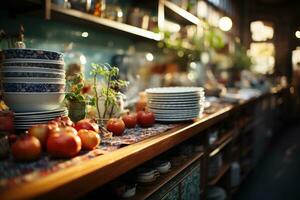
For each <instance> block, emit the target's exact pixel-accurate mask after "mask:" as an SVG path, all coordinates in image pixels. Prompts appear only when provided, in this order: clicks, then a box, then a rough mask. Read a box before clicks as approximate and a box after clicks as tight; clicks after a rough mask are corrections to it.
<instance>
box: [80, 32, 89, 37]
mask: <svg viewBox="0 0 300 200" xmlns="http://www.w3.org/2000/svg"><path fill="white" fill-rule="evenodd" d="M88 36H89V33H88V32H82V33H81V37H84V38H86V37H88Z"/></svg>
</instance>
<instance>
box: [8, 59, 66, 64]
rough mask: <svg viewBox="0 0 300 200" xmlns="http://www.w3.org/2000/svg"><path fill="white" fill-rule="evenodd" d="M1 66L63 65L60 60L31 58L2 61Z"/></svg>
mask: <svg viewBox="0 0 300 200" xmlns="http://www.w3.org/2000/svg"><path fill="white" fill-rule="evenodd" d="M2 63H3V64H7V63H36V64H57V65H65V62H64V59H62V60H47V59H31V58H28V59H27V58H9V59H3V60H2Z"/></svg>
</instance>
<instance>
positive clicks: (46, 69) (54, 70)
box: [2, 66, 66, 73]
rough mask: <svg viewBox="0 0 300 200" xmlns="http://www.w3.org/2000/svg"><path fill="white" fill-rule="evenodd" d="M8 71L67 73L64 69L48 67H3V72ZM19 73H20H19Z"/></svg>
mask: <svg viewBox="0 0 300 200" xmlns="http://www.w3.org/2000/svg"><path fill="white" fill-rule="evenodd" d="M6 70H21V71H22V70H24V71H27V70H45V71H46V72H47V71H49V72H57V73H66V71H65V70H64V69H56V68H47V67H22V66H2V72H3V71H6ZM45 71H34V72H45ZM18 72H19V71H18Z"/></svg>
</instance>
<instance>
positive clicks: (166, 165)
mask: <svg viewBox="0 0 300 200" xmlns="http://www.w3.org/2000/svg"><path fill="white" fill-rule="evenodd" d="M155 168H156V170H157V171H158V172H159V173H161V174H164V173H167V172H169V170H170V168H171V163H170V162H169V161H157V162H156V163H155Z"/></svg>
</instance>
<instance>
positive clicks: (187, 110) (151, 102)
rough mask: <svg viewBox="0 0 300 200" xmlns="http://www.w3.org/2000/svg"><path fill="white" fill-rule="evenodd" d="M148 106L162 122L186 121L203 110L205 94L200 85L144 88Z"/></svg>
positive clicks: (197, 115)
mask: <svg viewBox="0 0 300 200" xmlns="http://www.w3.org/2000/svg"><path fill="white" fill-rule="evenodd" d="M146 94H147V99H148V108H149V110H150V111H152V112H154V114H155V119H156V120H157V121H162V122H179V121H188V120H193V119H195V118H198V117H199V116H201V115H202V113H203V110H204V103H205V95H204V90H203V88H201V87H160V88H150V89H147V90H146Z"/></svg>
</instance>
